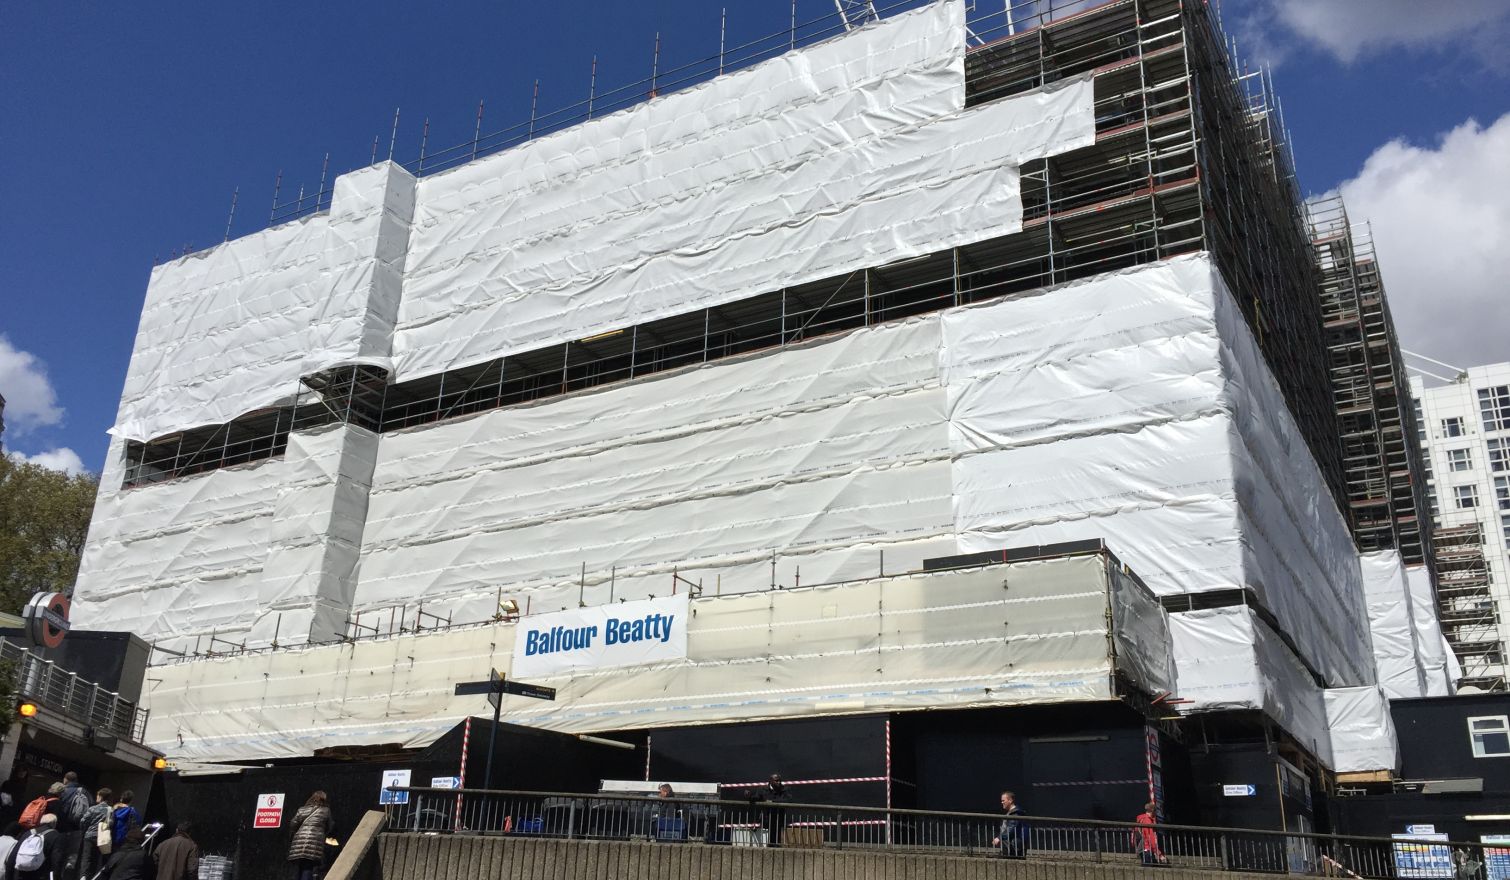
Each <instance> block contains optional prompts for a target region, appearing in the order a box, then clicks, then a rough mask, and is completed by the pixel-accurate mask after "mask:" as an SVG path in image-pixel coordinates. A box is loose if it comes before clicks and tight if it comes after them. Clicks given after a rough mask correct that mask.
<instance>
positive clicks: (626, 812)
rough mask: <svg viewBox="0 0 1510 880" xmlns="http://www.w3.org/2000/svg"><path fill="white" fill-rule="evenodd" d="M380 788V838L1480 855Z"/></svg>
mask: <svg viewBox="0 0 1510 880" xmlns="http://www.w3.org/2000/svg"><path fill="white" fill-rule="evenodd" d="M390 791H391V792H393V793H395V794H396V795H398V797H399V798H401V799H403V798H404V796H405V795H407V802H406V803H396V804H389V805H388V806H387V807H386V809H387V811H388V821H387V826H386V831H387V832H388V833H423V834H478V835H503V836H513V837H552V838H558V839H567V840H572V839H581V840H640V841H646V842H652V843H659V844H667V845H678V844H694V843H696V844H707V845H716V846H736V847H739V846H743V847H767V846H780V847H787V848H802V849H865V850H875V851H893V852H898V853H926V854H933V855H954V856H977V857H993V858H1008V859H1025V860H1050V861H1058V862H1103V863H1120V864H1126V865H1142V866H1146V867H1148V868H1150V869H1151V870H1157V869H1158V868H1160V867H1177V868H1186V869H1193V870H1206V871H1245V872H1259V873H1275V874H1299V875H1307V876H1323V877H1339V878H1369V880H1373V878H1381V880H1397V878H1398V880H1428V878H1452V877H1454V876H1467V875H1466V873H1465V872H1466V871H1468V870H1472V871H1474V872H1475V873H1478V871H1479V870H1480V866H1482V865H1483V864H1484V863H1485V858H1486V852H1485V850H1486V847H1485V846H1484V845H1482V844H1477V843H1468V842H1460V841H1439V840H1427V839H1424V838H1423V839H1413V840H1405V839H1399V838H1375V837H1350V836H1342V835H1328V834H1309V833H1299V832H1283V831H1263V830H1257V829H1240V828H1215V827H1203V826H1192V825H1139V824H1137V823H1134V822H1106V821H1098V820H1090V819H1067V818H1054V817H1044V816H1026V815H1013V816H1012V817H1010V818H1009V817H1007V816H1005V815H1003V814H998V813H948V812H937V811H929V810H901V809H885V808H880V807H860V806H835V805H828V804H803V803H788V802H783V801H761V800H754V801H738V800H713V801H710V800H703V799H696V800H694V799H685V798H677V797H669V798H661V797H644V796H623V795H609V794H572V793H564V792H528V791H508V790H482V789H468V790H457V789H444V788H420V787H412V788H394V789H391V790H390ZM1488 849H1491V850H1492V849H1493V847H1489V848H1488ZM1495 854H1499V855H1502V856H1505V857H1510V850H1506V852H1504V853H1489V855H1495ZM1465 864H1467V867H1466V868H1465V867H1464V865H1465Z"/></svg>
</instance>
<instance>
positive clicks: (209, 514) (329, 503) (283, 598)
mask: <svg viewBox="0 0 1510 880" xmlns="http://www.w3.org/2000/svg"><path fill="white" fill-rule="evenodd" d="M122 442H123V441H121V440H120V439H119V438H117V439H116V440H115V441H114V443H113V444H112V449H114V447H115V446H117V445H118V444H120V443H122ZM376 448H377V435H375V434H373V433H371V432H369V431H365V430H363V429H361V428H354V427H347V426H344V425H332V426H327V427H324V428H321V429H318V430H317V431H314V432H309V433H294V434H290V435H289V438H288V450H287V451H286V452H285V453H284V455H283V456H282V457H280V458H276V459H270V460H267V461H261V462H256V463H253V464H248V465H241V466H238V467H233V468H222V469H219V470H214V471H210V472H208V473H204V474H198V475H195V476H191V477H184V478H182V479H178V480H172V481H169V482H165V483H159V484H153V485H149V486H144V487H141V488H138V489H124V490H122V489H119V488H115V489H113V490H112V489H109V488H108V487H109V486H110V485H112V483H110V482H106V481H104V480H102V483H101V490H100V493H99V495H98V497H97V499H96V502H95V510H94V517H93V519H92V520H91V523H90V530H89V541H88V542H87V544H86V545H85V550H84V555H83V559H82V560H81V561H80V565H79V576H78V580H77V582H76V584H75V587H74V600H75V608H74V611H73V616H74V622H75V624H76V625H78V626H80V627H89V628H99V629H120V630H129V631H131V632H134V633H137V634H139V635H141V636H143V637H144V638H147V639H150V640H151V641H153V642H156V643H158V644H160V645H162V646H163V647H165V648H168V649H170V650H178V651H182V650H188V649H192V648H196V647H199V648H209V647H210V646H209V643H208V637H209V636H210V635H216V636H219V637H220V638H223V639H226V640H228V641H233V642H243V641H245V642H247V643H248V644H250V645H252V646H261V645H267V644H271V643H272V642H273V641H275V640H276V641H278V642H279V643H280V644H285V645H287V644H298V643H300V642H303V641H306V640H308V639H311V638H313V639H316V640H321V639H330V638H334V637H337V636H339V635H341V634H344V632H345V629H346V627H345V622H346V618H347V615H348V613H349V611H350V606H351V600H352V596H353V594H354V592H355V589H356V581H355V578H354V576H353V575H354V571H355V567H356V562H357V554H358V550H359V548H360V546H361V534H362V527H363V524H364V522H365V519H366V505H367V480H369V479H370V478H371V473H372V464H373V460H374V456H375V453H376ZM112 477H113V485H114V486H117V487H118V486H119V485H120V483H119V481H120V476H119V467H118V465H117V466H116V470H115V472H113V473H112V472H111V471H108V470H107V472H106V474H105V479H106V480H109V479H111V478H112Z"/></svg>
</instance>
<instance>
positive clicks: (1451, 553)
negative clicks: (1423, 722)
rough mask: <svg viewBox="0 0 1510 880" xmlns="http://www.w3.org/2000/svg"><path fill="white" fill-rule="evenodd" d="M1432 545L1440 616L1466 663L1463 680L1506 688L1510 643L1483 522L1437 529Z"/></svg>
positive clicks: (1470, 684) (1469, 684)
mask: <svg viewBox="0 0 1510 880" xmlns="http://www.w3.org/2000/svg"><path fill="white" fill-rule="evenodd" d="M1432 545H1433V547H1434V549H1435V557H1436V569H1437V606H1438V607H1437V616H1438V617H1439V618H1440V620H1441V622H1442V633H1443V635H1445V636H1446V637H1447V643H1448V644H1449V645H1451V646H1452V653H1453V654H1454V655H1455V656H1456V657H1457V658H1458V662H1459V663H1460V664H1462V667H1463V677H1462V678H1461V679H1459V681H1458V686H1459V687H1477V688H1482V689H1484V690H1490V691H1503V690H1505V689H1506V682H1505V674H1504V669H1505V645H1504V643H1503V642H1502V641H1501V640H1500V636H1499V631H1500V629H1499V605H1498V603H1496V602H1495V601H1494V596H1493V595H1492V594H1491V593H1490V591H1489V565H1488V563H1487V562H1486V561H1485V559H1484V531H1483V526H1482V525H1480V524H1478V523H1469V524H1467V525H1461V526H1451V527H1448V528H1440V529H1437V530H1436V531H1435V532H1434V533H1433V535H1432Z"/></svg>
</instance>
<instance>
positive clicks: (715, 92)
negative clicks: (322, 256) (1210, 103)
mask: <svg viewBox="0 0 1510 880" xmlns="http://www.w3.org/2000/svg"><path fill="white" fill-rule="evenodd" d="M964 46H965V32H964V7H963V4H961V3H958V2H947V3H934V4H930V5H928V6H925V7H923V8H921V9H917V10H914V11H911V12H907V13H903V14H900V15H897V16H895V17H893V18H890V19H887V20H885V21H881V22H877V23H875V24H872V25H869V26H866V27H864V28H860V29H858V30H856V31H853V32H851V33H849V34H846V35H844V36H842V37H839V38H836V39H834V40H831V41H828V42H825V43H820V44H817V45H815V46H812V47H808V48H804V49H801V50H798V51H795V52H791V53H788V54H786V55H783V56H781V57H780V58H776V59H773V60H771V61H768V62H765V63H763V64H760V65H757V66H755V67H752V68H750V69H748V70H743V71H738V72H735V73H732V74H729V75H727V76H722V77H719V78H717V79H715V80H713V81H711V82H708V83H704V84H702V85H699V86H696V87H694V88H691V89H688V90H686V91H683V92H678V93H675V94H672V95H668V96H666V97H665V98H658V99H654V100H652V101H650V102H649V103H647V104H643V105H640V106H637V107H634V108H630V109H627V110H624V111H621V112H619V113H616V114H613V115H611V116H608V117H605V118H603V119H600V120H595V121H591V122H588V123H585V124H583V125H580V126H576V127H573V128H571V129H568V130H565V131H562V132H559V133H556V134H552V135H550V136H547V137H543V138H540V139H539V140H536V141H532V142H529V143H527V144H523V145H521V146H519V147H517V148H515V149H511V150H508V151H505V152H502V153H498V154H497V155H494V156H489V157H487V158H485V159H481V160H478V161H476V162H472V163H469V164H467V165H465V166H463V167H461V168H458V169H455V170H453V171H448V172H445V173H442V174H438V175H435V176H433V177H428V178H425V179H424V180H423V181H421V182H420V184H419V190H418V196H417V201H416V211H415V224H414V235H413V240H412V247H411V251H410V254H409V261H408V265H407V273H406V276H405V279H404V297H403V303H402V305H401V306H400V310H399V322H398V326H397V329H396V335H395V340H394V356H395V359H396V361H397V367H398V376H399V378H400V379H407V378H411V377H415V376H420V375H425V374H428V373H433V372H437V371H440V370H443V369H448V368H454V367H458V366H465V365H468V364H472V363H476V362H480V361H486V360H491V359H493V358H496V357H498V356H500V355H507V354H512V353H515V352H520V351H526V350H529V349H533V348H538V347H541V346H545V345H549V344H553V343H558V342H562V341H565V340H570V339H576V338H582V337H587V336H591V335H593V334H597V333H601V332H606V331H610V330H613V329H614V328H617V327H622V326H625V325H626V324H633V323H636V322H643V321H649V320H654V319H656V318H660V317H665V316H668V315H672V314H678V313H684V312H687V311H689V310H692V309H696V308H700V307H704V306H714V305H719V304H721V303H727V302H732V301H735V300H739V299H743V298H746V297H749V296H753V295H756V294H759V293H764V292H768V291H771V290H776V289H780V288H782V287H784V286H790V285H795V284H800V283H802V282H805V281H813V280H817V279H821V278H828V277H835V276H840V275H843V274H844V273H846V272H851V271H854V270H858V269H862V268H865V267H868V266H876V265H880V264H883V263H886V262H889V261H893V260H899V259H905V258H908V257H913V256H918V255H921V254H926V253H930V252H933V251H937V250H940V249H943V248H947V247H950V246H953V245H957V244H964V243H968V242H972V241H978V240H980V239H983V238H988V237H991V236H995V235H1003V234H1007V233H1010V232H1013V231H1016V230H1017V229H1019V228H1020V226H1021V220H1022V206H1021V202H1020V198H1019V186H1018V165H1019V163H1021V162H1022V161H1025V160H1027V159H1031V158H1036V157H1040V156H1044V155H1051V154H1054V153H1058V152H1063V151H1065V150H1069V149H1074V148H1077V147H1081V146H1086V145H1089V144H1091V143H1094V141H1095V118H1094V106H1093V105H1094V96H1093V89H1092V84H1091V81H1090V79H1089V78H1086V77H1081V78H1077V79H1074V80H1069V81H1065V82H1063V83H1057V84H1054V85H1053V86H1051V87H1048V88H1045V89H1040V90H1038V91H1036V92H1032V93H1028V94H1025V95H1020V96H1014V97H1011V98H1007V99H1004V100H1001V101H996V102H992V103H990V104H986V105H982V106H979V107H975V108H971V109H968V110H966V109H964V94H965V89H964Z"/></svg>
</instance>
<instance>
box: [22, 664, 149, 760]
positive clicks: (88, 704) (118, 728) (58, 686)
mask: <svg viewBox="0 0 1510 880" xmlns="http://www.w3.org/2000/svg"><path fill="white" fill-rule="evenodd" d="M0 664H3V665H4V666H6V667H9V668H10V669H11V670H12V672H11V675H12V680H13V681H14V682H15V688H16V696H17V697H20V698H23V699H26V700H30V701H32V702H34V703H36V704H37V705H39V706H43V707H46V708H48V709H51V710H53V711H55V712H58V713H61V714H63V715H66V716H68V717H69V718H70V719H72V720H73V721H75V722H78V723H79V724H82V725H83V726H85V727H92V728H94V729H95V730H96V731H98V732H100V733H109V734H111V735H114V736H118V737H124V738H125V739H129V740H131V741H132V742H136V743H139V742H141V741H142V739H143V738H144V737H145V736H146V732H147V710H146V709H143V708H141V707H140V706H138V705H136V704H135V703H133V702H131V701H130V700H127V699H123V698H122V697H121V695H120V694H117V693H115V692H114V691H108V690H106V689H104V688H102V687H100V686H99V685H97V684H95V683H94V682H92V681H88V680H85V679H82V678H80V677H79V676H78V674H77V673H73V672H68V671H67V670H65V669H63V668H62V667H60V666H58V665H57V664H55V663H53V662H52V661H51V660H43V659H42V658H41V657H38V656H37V655H35V654H33V653H32V652H30V651H28V650H26V649H24V648H22V647H20V646H18V645H16V644H14V643H12V642H9V641H3V640H0Z"/></svg>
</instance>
